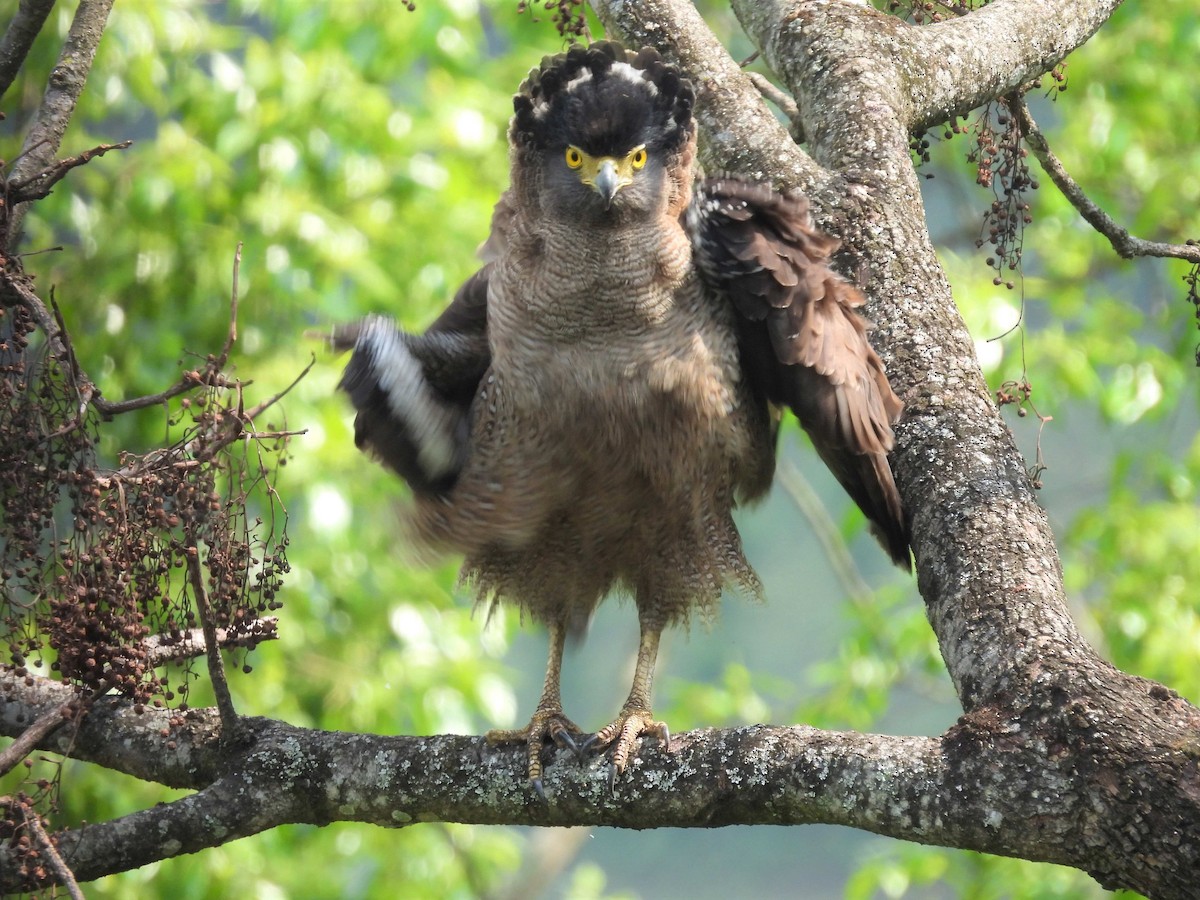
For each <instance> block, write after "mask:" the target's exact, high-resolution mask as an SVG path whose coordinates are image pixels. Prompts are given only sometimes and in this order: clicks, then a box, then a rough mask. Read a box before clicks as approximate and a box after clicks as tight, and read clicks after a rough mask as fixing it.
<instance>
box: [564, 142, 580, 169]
mask: <svg viewBox="0 0 1200 900" xmlns="http://www.w3.org/2000/svg"><path fill="white" fill-rule="evenodd" d="M566 158H567V166H568V167H570V168H572V169H578V168H579V167H580V166H582V165H583V154H582V153H580V152H579V148H578V147H568V148H567V157H566Z"/></svg>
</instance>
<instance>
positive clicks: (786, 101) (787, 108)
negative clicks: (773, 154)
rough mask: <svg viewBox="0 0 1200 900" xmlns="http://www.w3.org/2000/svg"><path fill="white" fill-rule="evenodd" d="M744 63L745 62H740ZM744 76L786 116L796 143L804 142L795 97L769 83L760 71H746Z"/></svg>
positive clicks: (802, 128)
mask: <svg viewBox="0 0 1200 900" xmlns="http://www.w3.org/2000/svg"><path fill="white" fill-rule="evenodd" d="M742 65H746V63H744V62H743V63H742ZM746 77H747V78H749V79H750V82H751V83H752V84H753V85H754V87H755V88H757V89H758V92H759V93H760V94H762V95H763V99H764V100H766V101H767V102H769V103H772V104H774V105H775V107H776V108H777V109H778V110H779V111H780V112H781V113H783V114H784V116H785V117H787V120H788V122H789V123H790V124H789V128H788V130H789V131H790V132H791V133H792V137H793V138H794V139H795V141H796V143H797V144H803V143H804V126H803V125H802V124H801V122H800V107H798V106H797V105H796V100H795V98H794V97H793V96H792V95H791V94H789V93H788V92H787V91H785V90H782V89H780V88H778V87H776V86H775V85H774V84H772V83H771V80H770V79H769V78H767V76H766V75H763V74H762V73H761V72H747V73H746Z"/></svg>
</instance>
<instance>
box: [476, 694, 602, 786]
mask: <svg viewBox="0 0 1200 900" xmlns="http://www.w3.org/2000/svg"><path fill="white" fill-rule="evenodd" d="M582 734H583V732H582V731H581V730H580V728H579V726H578V725H576V724H575V723H574V722H572V721H571V720H570V719H568V718H567V717H566V716H564V715H563V711H562V710H561V709H557V708H542V707H538V708H537V709H536V710H535V711H534V713H533V718H532V719H530V720H529V724H528V725H526V726H525V727H524V728H512V729H503V728H497V729H493V730H492V731H489V732H488V733H487V734H485V735H484V738H485V739H486V740H487V742H488V743H489V744H525V745H526V747H527V748H528V750H529V770H528V771H529V782H530V784H532V785H533V787H534V790H536V791H537V792H538V793H539V794H542V796H545V794H544V793H543V792H542V743H543V742H544V741H546V740H547V739H549V740H551V741H553V742H554V744H555V745H556V746H558V747H564V748H566V749H567V750H570V751H571V752H572V753H574V754H575V755H576V757H579V758H582V757H581V749H580V744H579V742H578V741H577V740H576V738H577V737H579V736H581V735H582Z"/></svg>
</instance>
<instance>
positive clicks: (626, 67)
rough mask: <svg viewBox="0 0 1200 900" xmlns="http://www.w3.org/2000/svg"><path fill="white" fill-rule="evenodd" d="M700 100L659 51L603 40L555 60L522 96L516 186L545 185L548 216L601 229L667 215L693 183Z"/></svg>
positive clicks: (515, 136)
mask: <svg viewBox="0 0 1200 900" xmlns="http://www.w3.org/2000/svg"><path fill="white" fill-rule="evenodd" d="M693 100H694V94H693V92H692V87H691V85H690V84H689V83H688V82H687V81H685V80H683V79H682V78H680V77H679V73H678V71H677V70H676V69H675V68H674V67H673V66H669V65H667V64H666V63H665V62H663V60H662V58H661V57H660V56H659V55H658V53H657V52H656V51H654V50H652V49H649V48H647V49H645V50H642V51H641V52H639V53H636V54H635V53H631V52H629V51H626V50H625V49H624V48H623V47H622V46H621V45H620V44H616V43H612V42H608V41H600V42H597V43H594V44H591V45H590V46H588V47H581V46H576V47H572V48H571V49H570V50H569V51H568V52H567V53H564V54H560V55H558V56H552V57H547V58H546V59H544V60H542V64H541V66H539V67H538V68H536V69H534V70H533V71H531V72H530V73H529V78H528V79H526V80H525V82H524V83H523V84H522V85H521V91H520V93H518V94H517V95H516V96H515V97H514V98H513V107H514V109H515V114H514V115H513V119H512V124H511V126H510V129H509V138H510V141H511V143H512V146H513V150H514V157H513V180H514V184H515V183H517V182H518V181H519V180H521V179H525V181H526V184H530V185H534V186H536V188H537V189H538V190H539V193H540V200H541V204H542V207H543V209H546V210H547V211H548V212H551V213H557V214H559V215H563V216H568V217H576V218H580V219H584V220H588V221H593V222H603V221H612V222H618V221H628V220H630V219H635V218H639V217H641V216H646V215H649V214H653V213H656V212H658V213H661V212H662V211H664V210H665V209H666V207H667V204H668V203H669V202H670V201H671V199H672V197H673V196H674V195H675V194H677V193H678V182H679V181H680V180H681V179H682V178H684V177H690V166H691V152H692V150H691V148H692V142H693V137H694V134H695V125H694V123H693V121H692V103H693ZM680 169H683V170H685V174H680V171H679V170H680Z"/></svg>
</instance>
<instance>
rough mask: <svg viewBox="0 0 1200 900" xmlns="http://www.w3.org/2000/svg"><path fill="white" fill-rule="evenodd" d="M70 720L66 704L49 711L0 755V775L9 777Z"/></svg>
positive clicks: (39, 717) (38, 718)
mask: <svg viewBox="0 0 1200 900" xmlns="http://www.w3.org/2000/svg"><path fill="white" fill-rule="evenodd" d="M69 718H70V710H69V708H68V706H67V705H66V704H63V705H62V706H56V707H54V708H53V709H50V710H47V711H46V712H44V713H42V714H41V715H40V716H38V717H37V718H36V719H34V721H33V724H32V725H30V726H29V727H28V728H26V729H25V730H24V731H22V732H21V734H20V735H19V736H18V737H17V738H16V739H15V740H14V741H13V742H12V743H11V744H9V745H8V746H7V747H5V748H4V751H3V752H2V753H0V775H7V774H8V773H9V772H11V771H12V770H13V769H14V768H16V766H17V765H18V764H19V763H20V762H21V760H23V759H24V758H25V757H27V756H28V755H29V754H30V753H32V752H33V751H34V750H36V749H37V748H38V746H39V745H40V744H41V743H42V742H43V741H44V740H46V738H48V737H49V736H50V735H51V734H53V733H54V732H55V731H57V730H58V728H59V727H61V726H62V724H63V723H64V722H66V721H67V720H68V719H69Z"/></svg>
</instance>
